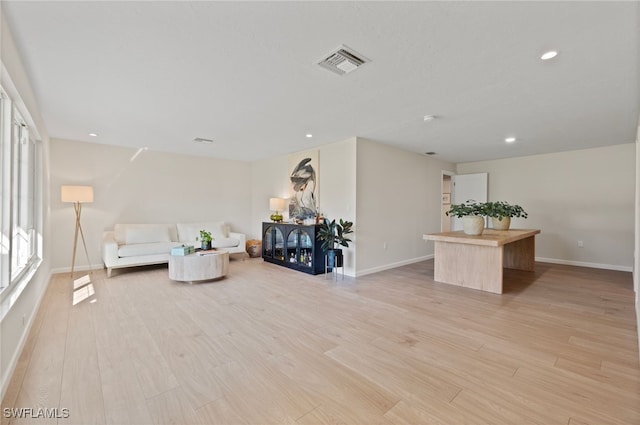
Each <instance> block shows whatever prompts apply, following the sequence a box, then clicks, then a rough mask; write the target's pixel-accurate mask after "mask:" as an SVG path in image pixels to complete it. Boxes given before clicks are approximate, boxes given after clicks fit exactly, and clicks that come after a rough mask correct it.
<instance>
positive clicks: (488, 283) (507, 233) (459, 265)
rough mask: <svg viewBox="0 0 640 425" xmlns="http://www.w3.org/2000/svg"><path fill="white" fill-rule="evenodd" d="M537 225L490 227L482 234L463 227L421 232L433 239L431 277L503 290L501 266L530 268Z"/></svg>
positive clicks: (467, 285) (478, 287)
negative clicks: (512, 227)
mask: <svg viewBox="0 0 640 425" xmlns="http://www.w3.org/2000/svg"><path fill="white" fill-rule="evenodd" d="M539 233H540V230H538V229H513V230H493V229H485V230H484V232H483V233H482V235H479V236H471V235H466V234H464V233H463V232H462V231H459V232H444V233H433V234H429V235H424V236H423V239H425V240H432V241H434V252H435V260H434V279H435V280H436V281H438V282H443V283H449V284H451V285H457V286H462V287H465V288H471V289H478V290H480V291H486V292H491V293H494V294H502V291H503V283H502V281H503V279H502V269H503V268H504V267H506V268H510V269H518V270H527V271H533V269H534V263H535V235H537V234H539Z"/></svg>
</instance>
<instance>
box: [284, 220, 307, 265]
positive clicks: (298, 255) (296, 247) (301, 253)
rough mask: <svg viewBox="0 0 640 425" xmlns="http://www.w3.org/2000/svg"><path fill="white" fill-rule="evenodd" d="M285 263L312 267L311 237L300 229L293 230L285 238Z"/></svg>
mask: <svg viewBox="0 0 640 425" xmlns="http://www.w3.org/2000/svg"><path fill="white" fill-rule="evenodd" d="M287 261H289V263H291V264H297V265H298V266H302V267H311V266H312V265H313V246H312V244H311V236H309V233H307V232H306V231H304V230H302V229H293V230H291V231H290V232H289V236H288V237H287Z"/></svg>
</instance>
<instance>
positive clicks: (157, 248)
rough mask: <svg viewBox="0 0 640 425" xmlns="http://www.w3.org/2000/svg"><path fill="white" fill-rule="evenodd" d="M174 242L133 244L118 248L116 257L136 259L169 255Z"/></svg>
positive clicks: (174, 244)
mask: <svg viewBox="0 0 640 425" xmlns="http://www.w3.org/2000/svg"><path fill="white" fill-rule="evenodd" d="M174 246H179V245H178V244H176V242H156V243H135V244H130V245H122V246H120V247H119V248H118V257H121V258H123V257H138V256H142V255H156V254H170V253H171V248H173V247H174Z"/></svg>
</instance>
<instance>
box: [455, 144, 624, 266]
mask: <svg viewBox="0 0 640 425" xmlns="http://www.w3.org/2000/svg"><path fill="white" fill-rule="evenodd" d="M635 158H636V152H635V144H633V143H630V144H623V145H616V146H610V147H603V148H595V149H585V150H577V151H571V152H561V153H554V154H546V155H535V156H528V157H521V158H510V159H500V160H493V161H481V162H473V163H466V164H458V166H457V168H458V170H457V171H458V173H459V174H465V173H476V172H488V173H489V200H492V201H498V200H502V201H508V202H510V203H515V204H519V205H521V206H522V207H523V208H524V209H525V210H526V211H527V212H528V213H529V218H528V219H527V220H524V219H514V220H513V221H512V226H513V227H520V228H537V229H541V230H542V233H541V234H540V235H538V236H537V237H536V257H538V259H540V260H542V261H544V260H551V261H557V262H562V263H565V264H575V265H583V266H592V267H601V268H611V269H617V270H626V271H631V267H632V264H633V247H634V197H635V169H636V164H635V161H636V160H635ZM579 240H580V241H583V242H584V248H578V246H577V242H578V241H579Z"/></svg>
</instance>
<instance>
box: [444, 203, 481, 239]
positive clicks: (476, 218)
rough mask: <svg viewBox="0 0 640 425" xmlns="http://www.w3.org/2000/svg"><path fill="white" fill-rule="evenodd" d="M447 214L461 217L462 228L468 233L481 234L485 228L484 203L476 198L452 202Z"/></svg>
mask: <svg viewBox="0 0 640 425" xmlns="http://www.w3.org/2000/svg"><path fill="white" fill-rule="evenodd" d="M446 214H447V215H453V216H455V217H458V218H461V219H462V228H463V230H464V233H466V234H467V235H481V234H482V231H483V230H484V217H483V216H484V215H485V210H484V204H481V203H478V202H476V201H474V200H468V201H466V202H463V203H461V204H451V207H450V208H449V211H447V212H446Z"/></svg>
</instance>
